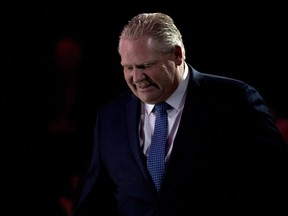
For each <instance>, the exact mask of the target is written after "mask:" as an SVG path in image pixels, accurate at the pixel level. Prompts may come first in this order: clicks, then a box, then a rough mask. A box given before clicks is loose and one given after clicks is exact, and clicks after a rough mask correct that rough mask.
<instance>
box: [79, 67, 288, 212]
mask: <svg viewBox="0 0 288 216" xmlns="http://www.w3.org/2000/svg"><path fill="white" fill-rule="evenodd" d="M189 73H190V80H189V84H188V90H187V91H188V92H187V98H186V103H185V107H184V110H183V115H182V119H181V122H180V126H179V129H178V132H177V135H176V138H175V142H174V147H173V151H172V154H171V157H170V160H169V163H168V164H167V172H166V176H165V179H164V183H163V186H162V188H161V191H160V193H159V194H157V192H156V189H155V187H154V185H153V182H152V180H151V177H150V176H149V173H148V171H147V168H146V163H145V156H144V155H143V153H142V150H141V149H140V144H139V120H140V101H139V99H138V98H136V97H135V96H134V95H133V94H132V93H131V92H130V91H128V92H126V93H124V94H122V95H120V96H119V97H117V98H116V99H114V100H112V101H111V102H109V103H108V104H106V105H105V106H103V107H102V108H100V109H99V112H98V114H97V121H96V122H97V123H96V127H95V142H94V146H93V152H92V155H91V156H92V161H91V167H90V169H89V171H88V173H87V177H86V182H85V186H84V187H83V191H82V194H81V197H80V200H79V203H78V205H77V208H76V210H75V213H74V215H75V216H84V215H85V216H87V215H91V216H92V215H109V216H113V215H121V216H144V215H145V216H152V215H159V216H160V215H161V216H186V215H191V216H192V215H215V214H219V215H231V216H233V215H281V214H282V213H283V214H285V213H286V214H287V206H288V198H287V197H288V193H287V191H288V190H287V183H288V181H287V172H288V167H287V156H288V154H287V149H286V146H285V143H284V142H283V139H282V137H281V135H280V133H279V131H278V129H277V127H276V126H275V123H274V121H273V119H272V118H271V116H270V114H269V110H268V108H267V106H266V104H265V103H264V101H263V99H262V97H261V96H260V95H259V93H258V92H257V91H256V90H255V89H254V88H253V87H251V86H249V85H248V84H246V83H243V82H241V81H238V80H234V79H229V78H224V77H220V76H215V75H210V74H204V73H200V72H198V71H196V70H195V69H193V68H192V67H191V66H190V65H189ZM280 212H282V213H280Z"/></svg>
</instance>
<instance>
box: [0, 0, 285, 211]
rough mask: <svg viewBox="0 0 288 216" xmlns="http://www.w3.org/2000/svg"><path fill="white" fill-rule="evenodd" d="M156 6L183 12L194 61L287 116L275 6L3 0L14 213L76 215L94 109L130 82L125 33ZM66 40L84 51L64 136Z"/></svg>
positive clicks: (4, 181)
mask: <svg viewBox="0 0 288 216" xmlns="http://www.w3.org/2000/svg"><path fill="white" fill-rule="evenodd" d="M157 11H160V12H165V13H168V14H169V15H171V17H172V18H174V21H175V23H176V25H177V26H178V28H179V29H180V31H181V32H182V34H183V40H184V44H185V46H186V52H187V62H189V63H191V64H192V65H193V66H194V67H195V68H196V69H198V70H199V71H202V72H207V73H213V74H219V75H225V76H230V77H233V78H238V79H241V80H243V81H246V82H248V83H249V84H251V85H253V86H254V87H256V88H257V89H258V90H259V92H260V93H261V94H262V96H263V97H264V99H265V100H266V102H267V104H268V105H269V107H271V109H273V110H274V111H276V112H277V114H278V115H281V116H287V114H288V113H287V105H286V104H287V97H288V96H287V88H288V86H287V79H286V71H287V70H286V67H285V66H286V65H285V63H286V62H287V42H286V41H287V33H286V32H287V21H286V19H287V12H286V11H285V7H284V6H283V5H280V4H277V3H276V2H274V3H263V2H259V3H252V2H251V1H233V3H221V2H219V1H217V3H211V2H205V1H201V3H199V2H195V1H194V2H193V1H192V2H187V1H150V0H146V1H136V0H135V1H116V3H115V2H114V1H104V2H99V1H71V0H70V1H68V0H66V1H63V0H62V1H61V0H59V1H57V2H54V1H41V2H40V1H39V2H38V1H1V3H0V31H1V33H0V70H1V71H0V72H1V74H0V90H1V98H0V99H1V101H0V103H1V108H0V111H1V113H0V117H1V119H0V120H1V123H0V126H1V128H0V129H1V140H0V141H1V143H0V145H1V153H0V154H1V155H0V156H1V157H0V158H1V159H0V163H1V170H0V171H1V173H0V175H2V177H1V182H0V185H1V191H3V192H0V200H1V203H0V207H1V208H2V207H3V209H6V210H7V211H8V212H9V213H7V214H6V215H17V213H18V212H22V213H23V212H25V213H26V212H27V213H30V214H31V215H33V214H35V215H54V216H57V215H68V213H67V212H65V211H64V210H63V208H62V207H63V206H61V205H59V197H61V196H64V197H66V198H68V199H70V200H71V199H72V200H73V199H76V200H77V195H75V194H74V192H75V191H74V190H75V187H73V186H71V185H70V184H71V182H70V179H71V177H73V176H75V175H76V176H82V175H83V172H84V171H85V169H86V167H87V164H88V161H89V156H90V150H91V149H90V147H91V142H92V134H93V133H92V132H93V125H94V117H95V112H96V110H97V108H98V107H99V106H100V105H101V104H103V103H104V102H106V101H107V100H109V99H110V98H112V97H113V96H115V95H117V94H118V93H120V92H121V91H122V90H124V89H126V88H127V87H126V85H125V82H124V79H123V77H122V68H121V67H120V63H119V60H120V59H119V56H118V53H117V46H118V36H119V34H120V31H121V29H122V27H123V25H124V24H126V22H127V21H128V20H129V19H130V18H132V16H134V15H136V14H137V13H139V12H157ZM63 38H64V39H65V38H72V39H74V40H75V41H76V42H77V43H78V45H79V46H80V47H81V49H82V60H81V66H80V68H79V69H78V71H77V79H78V81H79V82H78V85H77V97H76V98H77V99H76V103H75V105H74V107H73V115H72V117H71V118H73V125H74V126H75V127H76V129H77V130H76V132H71V131H69V132H66V133H61V132H59V133H56V134H55V133H51V131H50V130H49V125H50V124H51V122H52V120H54V119H56V118H57V114H56V111H55V110H57V107H58V106H59V107H61V105H60V104H61V97H59V98H60V99H59V98H58V99H57V100H55V98H57V97H58V96H59V95H60V91H59V93H58V92H57V89H56V90H55V88H54V87H55V85H56V86H57V84H55V83H57V82H58V81H57V80H58V77H57V72H56V69H55V62H54V59H55V53H54V52H55V47H56V44H57V42H59V41H60V40H62V39H63ZM55 107H56V108H55ZM79 184H80V185H81V181H80V183H79ZM76 194H77V192H76ZM64 212H65V213H64Z"/></svg>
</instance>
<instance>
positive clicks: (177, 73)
mask: <svg viewBox="0 0 288 216" xmlns="http://www.w3.org/2000/svg"><path fill="white" fill-rule="evenodd" d="M154 47H155V42H154V41H153V40H152V39H151V38H148V37H145V36H144V37H141V38H139V39H137V40H126V39H122V40H120V42H119V53H120V57H121V65H122V66H123V69H124V78H125V80H126V83H127V84H128V86H129V88H130V89H131V90H132V92H133V93H134V94H135V95H136V96H137V97H138V98H139V99H140V100H142V101H143V102H145V103H149V104H156V103H159V102H162V101H165V100H166V99H167V98H169V97H170V96H171V95H172V93H173V92H174V91H175V89H176V88H177V87H178V85H179V83H180V81H181V79H182V76H183V69H182V68H183V67H182V66H183V65H182V54H181V48H180V47H176V48H175V51H173V52H171V53H167V54H164V55H163V54H161V53H159V52H156V50H155V49H153V48H154ZM180 66H181V67H180Z"/></svg>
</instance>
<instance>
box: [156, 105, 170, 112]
mask: <svg viewBox="0 0 288 216" xmlns="http://www.w3.org/2000/svg"><path fill="white" fill-rule="evenodd" d="M167 107H168V104H167V103H166V102H162V103H159V104H156V105H155V110H156V112H159V113H163V112H167Z"/></svg>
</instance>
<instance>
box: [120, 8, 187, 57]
mask: <svg viewBox="0 0 288 216" xmlns="http://www.w3.org/2000/svg"><path fill="white" fill-rule="evenodd" d="M144 35H145V36H149V37H152V38H153V39H154V40H155V41H156V42H157V44H158V46H157V49H158V51H159V52H161V53H163V54H165V53H169V52H172V51H174V48H175V46H180V47H181V48H182V54H183V58H184V59H185V47H184V44H183V40H182V35H181V33H180V31H179V29H178V28H177V27H176V25H175V24H174V20H173V19H172V18H171V17H170V16H168V15H166V14H163V13H141V14H138V15H136V16H134V17H133V18H132V19H131V20H130V21H129V22H128V23H127V24H126V25H125V26H124V28H123V30H122V32H121V34H120V37H119V38H120V40H121V39H129V40H136V39H138V38H140V37H142V36H144Z"/></svg>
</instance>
